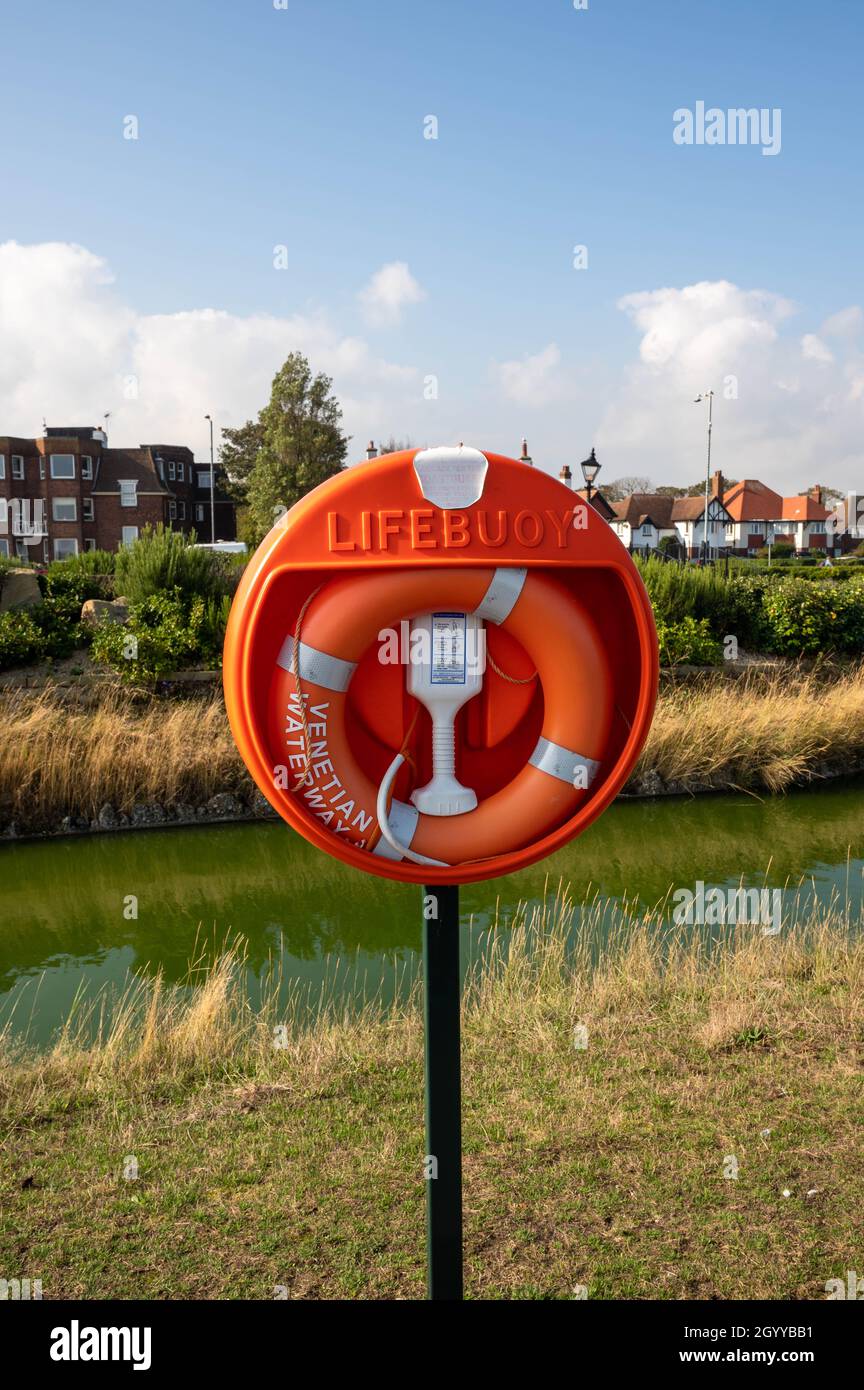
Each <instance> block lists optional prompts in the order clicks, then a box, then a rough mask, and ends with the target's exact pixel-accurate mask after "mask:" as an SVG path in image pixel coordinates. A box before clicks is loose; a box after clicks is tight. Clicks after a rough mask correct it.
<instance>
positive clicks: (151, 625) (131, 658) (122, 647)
mask: <svg viewBox="0 0 864 1390" xmlns="http://www.w3.org/2000/svg"><path fill="white" fill-rule="evenodd" d="M229 607H230V599H228V598H227V597H225V596H223V597H221V598H218V599H205V598H202V597H200V596H199V597H197V598H193V599H192V600H191V601H189V600H187V599H186V598H184V596H183V595H182V594H181V592H180V590H179V589H175V590H174V592H173V593H172V594H153V595H151V596H150V597H149V598H146V599H143V600H142V601H141V602H139V603H134V604H132V605H131V606H130V610H129V621H128V623H126V624H125V625H124V626H120V625H119V624H117V623H110V622H105V623H100V624H99V626H98V627H97V628H96V630H95V632H94V634H93V648H92V655H93V659H94V661H98V662H101V663H102V664H104V665H107V666H110V667H112V668H113V669H114V670H115V671H116V672H117V673H118V675H119V676H120V679H121V680H122V681H124V682H126V683H127V684H130V685H149V684H152V683H153V682H154V681H156V680H158V679H160V678H161V677H164V676H168V675H171V673H172V672H174V671H177V670H180V669H182V668H183V667H184V666H193V665H197V664H202V663H203V664H205V665H208V666H219V665H221V662H222V643H223V640H224V636H225V623H226V622H227V617H228V609H229Z"/></svg>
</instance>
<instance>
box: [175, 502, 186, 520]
mask: <svg viewBox="0 0 864 1390" xmlns="http://www.w3.org/2000/svg"><path fill="white" fill-rule="evenodd" d="M177 519H178V521H185V520H186V503H185V502H178V503H177Z"/></svg>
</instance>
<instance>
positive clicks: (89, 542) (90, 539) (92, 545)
mask: <svg viewBox="0 0 864 1390" xmlns="http://www.w3.org/2000/svg"><path fill="white" fill-rule="evenodd" d="M84 549H85V550H95V549H96V537H95V536H85V537H84Z"/></svg>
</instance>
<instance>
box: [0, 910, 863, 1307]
mask: <svg viewBox="0 0 864 1390" xmlns="http://www.w3.org/2000/svg"><path fill="white" fill-rule="evenodd" d="M571 910H572V909H571V905H570V904H569V903H568V901H567V899H566V898H562V897H560V896H559V898H558V899H557V900H556V901H555V902H554V903H548V904H547V905H546V906H545V907H544V908H542V909H536V910H535V911H534V912H533V914H532V915H531V916H530V917H527V916H526V914H525V913H524V912H520V913H519V914H518V916H517V920H516V922H515V924H514V925H513V926H512V928H508V929H506V930H505V929H503V928H498V927H496V928H495V930H494V941H495V949H494V951H493V952H492V953H491V957H490V959H489V960H488V962H487V964H486V965H485V966H484V967H480V966H478V967H476V968H475V969H474V970H473V972H472V973H471V974H470V977H469V979H468V981H467V983H466V987H465V996H464V998H465V1003H464V1014H463V1031H464V1043H463V1058H464V1064H463V1075H464V1151H465V1244H466V1262H467V1268H466V1275H467V1287H468V1291H469V1294H470V1296H474V1297H484V1298H515V1299H523V1298H527V1299H536V1298H550V1299H567V1298H572V1297H573V1296H574V1290H576V1289H577V1288H578V1286H580V1285H583V1286H585V1287H587V1290H588V1296H589V1298H612V1299H628V1298H669V1299H676V1298H712V1297H713V1298H721V1299H741V1298H766V1299H819V1298H824V1297H825V1282H826V1280H828V1279H831V1278H834V1277H840V1278H845V1271H846V1270H847V1269H858V1270H860V1269H861V1266H862V1260H864V1248H862V1232H861V1221H860V1213H861V1210H862V1208H864V1173H862V1169H861V1163H860V1134H861V1125H862V1121H864V1095H862V1081H861V1078H862V1063H864V990H862V984H864V940H862V938H861V937H860V936H859V937H858V938H857V939H856V938H855V937H854V936H852V937H850V934H849V924H848V922H846V921H844V920H843V917H842V915H841V914H840V913H838V912H835V913H827V914H825V915H824V916H823V917H821V918H819V919H818V920H817V919H813V920H810V921H808V922H806V923H801V924H798V925H797V926H795V927H793V928H790V929H789V930H788V931H784V933H783V934H781V935H780V936H778V937H766V936H762V935H761V933H760V932H759V929H758V928H749V927H748V928H739V929H738V937H737V939H736V940H735V941H734V942H732V943H729V944H728V945H726V946H723V947H720V946H717V945H716V944H715V945H714V946H713V947H711V946H710V945H706V944H705V943H702V942H700V941H699V940H698V939H691V940H687V939H685V938H684V937H683V936H681V935H680V934H677V929H675V931H674V932H673V933H671V934H670V931H669V929H665V930H664V928H663V927H662V925H661V924H660V923H659V922H658V921H657V920H655V919H652V918H650V917H649V918H643V919H640V920H635V919H626V918H622V919H620V920H619V922H618V926H617V929H616V930H615V931H613V934H612V937H611V939H608V940H606V941H605V944H603V945H602V946H601V941H602V940H603V938H602V935H601V933H600V931H599V927H600V919H599V915H598V917H597V918H596V919H595V922H594V927H595V929H596V930H594V931H592V930H590V929H589V930H587V931H585V932H584V934H583V935H582V937H581V938H580V945H579V947H578V948H577V949H576V951H575V953H571V954H568V951H567V948H566V946H565V936H566V932H567V928H568V925H569V915H570V912H571ZM239 967H240V956H239V954H238V952H237V951H236V950H235V951H233V952H232V951H229V952H227V953H226V954H223V955H222V957H221V958H220V959H219V960H218V961H217V962H216V963H215V965H214V966H213V967H212V968H211V969H210V970H209V971H206V972H205V971H203V969H202V966H201V963H200V962H199V965H198V967H197V968H196V970H195V971H193V973H192V981H193V983H192V987H191V988H190V989H188V990H187V991H185V992H184V991H180V990H178V989H168V988H166V987H164V986H163V985H162V983H161V982H160V980H159V979H158V977H157V978H156V979H155V980H153V979H150V980H142V981H140V982H139V983H137V984H136V985H135V986H134V987H132V988H131V989H130V991H129V992H128V993H127V994H126V995H125V997H124V998H122V999H121V1000H120V1001H119V1002H115V1004H114V1005H113V1007H112V1006H110V1005H109V1004H108V1002H107V1001H105V1000H104V999H103V1000H101V1001H96V1002H94V1004H93V1005H92V1007H91V1009H90V1010H89V1011H88V1010H87V1009H83V1008H82V1009H81V1010H79V1012H78V1014H77V1015H76V1018H75V1019H74V1020H72V1021H71V1022H70V1024H69V1026H68V1027H67V1029H66V1030H65V1032H64V1033H63V1035H62V1036H61V1037H60V1038H59V1040H58V1041H57V1043H56V1046H54V1048H53V1050H51V1051H50V1052H49V1053H47V1054H44V1055H36V1054H29V1055H28V1054H27V1053H26V1051H21V1050H18V1051H16V1050H15V1048H14V1047H13V1045H12V1042H11V1040H10V1039H8V1038H7V1039H4V1040H3V1042H4V1046H3V1047H2V1048H0V1133H2V1136H3V1142H2V1167H0V1271H2V1272H3V1274H4V1276H5V1277H15V1276H17V1277H30V1278H31V1279H35V1278H41V1279H42V1283H43V1292H44V1296H45V1297H46V1298H51V1299H63V1298H75V1297H86V1298H97V1299H101V1298H111V1297H118V1298H168V1297H171V1298H201V1297H211V1298H271V1297H273V1296H274V1291H275V1290H276V1289H277V1288H279V1287H282V1288H284V1289H285V1290H287V1296H288V1297H290V1298H315V1299H319V1298H320V1299H330V1298H420V1297H422V1294H423V1277H424V1256H423V1245H424V1214H423V1212H424V1206H423V1204H424V1184H423V1175H422V1165H423V1153H424V1139H423V1128H422V1116H423V1099H422V1022H421V1014H420V1009H419V999H418V998H417V996H416V995H415V996H414V997H413V998H411V999H410V1000H409V1001H408V1003H407V1004H405V1005H403V1006H400V1007H398V1008H394V1009H392V1010H387V1011H385V1010H383V1009H380V1008H375V1007H366V1008H365V1009H364V1010H363V1011H362V1012H360V1013H357V1014H351V1013H349V1012H346V1011H345V1010H344V1009H342V1008H340V1007H339V1006H338V1005H336V1004H332V1005H329V1006H328V1005H323V1006H322V1007H321V1009H320V1011H319V1013H318V1015H317V1017H316V1018H315V1019H314V1020H312V1021H311V1022H310V1020H309V1018H308V1017H307V1016H306V1014H305V1012H304V1009H303V1005H302V1000H301V999H300V998H299V997H296V998H295V1001H294V1006H293V1007H291V1008H289V1009H288V1011H287V1013H286V1011H285V1010H284V1009H283V1010H279V1009H277V1008H276V1006H275V1003H271V1004H269V1005H267V1006H265V1007H264V1009H263V1010H262V1011H260V1012H258V1013H253V1012H252V1011H251V1010H250V1009H249V1008H248V1006H247V1005H245V1004H244V1002H243V999H242V997H241V994H240V990H239V985H238V980H239ZM274 997H275V996H274ZM93 1010H95V1014H94V1012H93ZM94 1019H97V1020H98V1021H99V1024H100V1041H99V1042H98V1043H97V1044H95V1045H93V1044H92V1043H91V1042H90V1041H88V1040H87V1039H88V1037H89V1036H91V1035H90V1031H89V1030H90V1029H91V1028H92V1026H93V1024H94ZM280 1025H283V1026H284V1030H285V1031H284V1034H280V1033H277V1031H276V1030H277V1028H279V1027H280ZM577 1026H581V1028H584V1030H586V1031H585V1032H584V1033H579V1034H577ZM577 1037H578V1039H579V1041H580V1042H584V1043H587V1045H586V1046H576V1045H575V1043H576V1040H577ZM274 1040H278V1041H279V1043H280V1044H283V1045H280V1046H278V1047H276V1046H274ZM136 1165H137V1166H136ZM735 1165H737V1170H736V1169H735ZM733 1171H737V1177H731V1176H727V1175H728V1174H731V1173H732V1172H733ZM136 1173H137V1176H135V1174H136Z"/></svg>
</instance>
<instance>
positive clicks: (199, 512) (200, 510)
mask: <svg viewBox="0 0 864 1390" xmlns="http://www.w3.org/2000/svg"><path fill="white" fill-rule="evenodd" d="M195 520H196V521H203V520H204V507H203V505H202V503H200V502H196V504H195ZM619 529H620V528H619Z"/></svg>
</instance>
